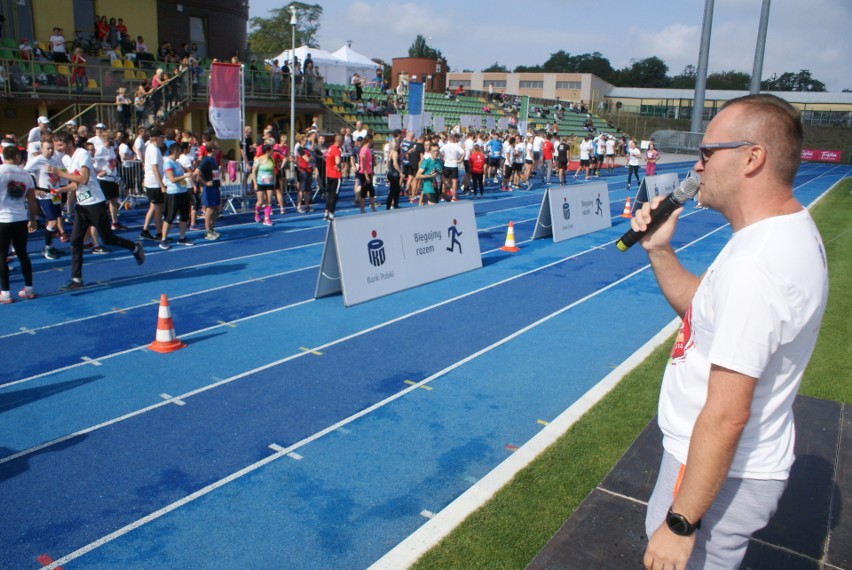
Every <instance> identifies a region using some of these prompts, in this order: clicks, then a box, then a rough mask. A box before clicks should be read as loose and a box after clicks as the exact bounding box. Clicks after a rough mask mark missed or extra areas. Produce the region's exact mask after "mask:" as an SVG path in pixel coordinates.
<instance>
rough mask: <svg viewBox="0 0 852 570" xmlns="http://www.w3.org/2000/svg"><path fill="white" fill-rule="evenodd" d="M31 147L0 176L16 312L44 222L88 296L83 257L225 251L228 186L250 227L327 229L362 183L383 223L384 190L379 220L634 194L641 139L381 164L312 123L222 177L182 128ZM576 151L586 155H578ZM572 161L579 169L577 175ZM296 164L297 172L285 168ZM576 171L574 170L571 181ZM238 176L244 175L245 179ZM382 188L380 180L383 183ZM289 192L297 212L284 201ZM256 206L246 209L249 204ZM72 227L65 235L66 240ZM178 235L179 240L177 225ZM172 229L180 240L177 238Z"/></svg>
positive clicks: (516, 146)
mask: <svg viewBox="0 0 852 570" xmlns="http://www.w3.org/2000/svg"><path fill="white" fill-rule="evenodd" d="M27 141H28V142H27V147H26V148H18V147H16V143H15V137H14V135H13V134H11V133H10V134H9V135H7V137H6V138H5V139H3V153H4V154H3V156H4V158H3V165H2V166H1V167H0V252H3V253H4V254H5V253H6V252H9V251H14V252H15V254H16V255H17V257H18V259H19V261H20V266H21V272H22V275H23V277H24V283H25V287H24V289H22V290H21V291H19V293H18V296H19V297H20V298H22V299H29V298H32V297H33V296H34V295H35V293H34V292H33V289H32V264H31V262H30V260H29V258H28V255H27V251H26V242H27V232H28V231H29V232H34V231H37V229H38V218H39V217H41V218H43V220H44V247H43V249H42V255H43V256H44V257H45V258H47V259H50V260H53V259H56V258H57V257H58V256H59V251H58V250H57V248H56V246H55V244H56V241H59V242H60V243H66V242H70V253H71V270H72V271H71V280H70V281H69V282H68V283H67V284H66V285H65V286H63V287H62V289H63V290H75V289H80V288H82V287H84V282H83V253H84V251H85V250H87V249H88V250H90V251H91V253H92V254H95V255H98V254H106V253H109V250H108V249H107V247H105V246H118V247H121V248H124V249H127V250H129V251H131V252H132V254H133V257H134V258H135V259H136V261H137V263H139V264H140V265H141V264H142V263H143V262H144V260H145V249H144V245H143V242H144V240H151V241H154V242H156V244H157V246H158V247H159V248H160V249H162V250H169V249H171V248H172V247H173V246H174V245H177V246H180V247H189V246H192V245H193V242H192V240H191V239H190V238H189V237H188V235H187V232H188V231H193V230H201V228H200V227H197V226H196V224H197V222H198V221H199V220H203V224H204V227H203V231H204V233H203V237H204V239H206V240H211V241H212V240H217V239H219V237H220V234H219V233H218V232H217V231H216V230H215V224H216V221H217V219H218V217H219V216H220V213H221V208H222V196H221V184H222V181H223V180H230V181H231V182H234V181H236V180H238V179H239V178H240V176H241V175H242V174H243V173H244V176H245V181H246V186H247V188H248V193H249V194H251V195H253V196H254V213H255V217H254V219H255V222H256V223H262V224H264V225H272V223H273V215H274V214H273V211H274V210H273V205H274V202H277V212H278V213H279V214H281V215H283V214H284V212H285V207H286V206H285V198H286V199H289V200H290V202H291V204H292V205H293V206H294V207H295V209H296V212H297V213H307V212H310V211H312V202H313V201H314V198H315V197H316V196H319V197H320V198H323V199H324V201H325V211H324V214H323V219H324V220H328V221H330V220H333V219H334V216H335V212H336V208H337V202H338V198H339V195H340V189H341V184H342V183H343V182H344V181H347V180H350V179H354V193H355V200H356V206H357V207H359V209H360V211H361V213H364V212H366V206H367V202H369V205H370V209H371V210H372V211H376V209H377V203H376V185H377V184H380V183H386V184H387V186H388V189H389V190H388V195H387V198H386V202H385V208H386V209H388V210H393V209H395V208H398V207H399V201H400V198H401V197H406V198H408V200H409V201H410V202H411V203H416V204H418V205H431V204H437V203H439V202H440V201H442V200H444V201H448V202H453V201H457V200H458V199H459V196H460V195H461V196H471V197H472V198H473V199H480V198H482V197H484V195H485V188H486V186H487V185H488V184H489V183H490V182H493V184H494V185H498V187H499V191H502V192H511V191H513V190H516V189H520V188H526V189H529V188H531V187H532V178H533V177H535V176H540V177H541V180H542V181H543V182H544V183H545V184H550V182H551V179H552V178H554V175H555V178H556V179H557V180H558V182H559V184H563V185H564V184H566V183H567V182H568V180H569V174H570V172H572V171H573V180H575V181H578V180H580V178H579V177H580V176H583V178H582V180H584V181H586V180H591V179H592V178H595V177H600V176H601V174H602V173H606V172H609V173H612V172H613V169H614V168H615V167H616V159H617V157H624V158H625V160H626V166H627V167H628V183H627V186H628V188H629V187H630V181H631V179H632V177H633V176H635V177H636V180H637V182H638V181H639V174H638V170H639V166H640V161H641V160H642V159H643V156H642V151H641V150H640V149H639V148H638V146H637V144H636V142H635V141H633V140H628V139H627V138H626V137H624V136H622V137H619V138H616V137H615V136H613V135H608V134H606V133H598V134H597V135H596V136H594V135H592V134H587V135H585V136H584V137H582V141H579V140H578V137H575V136H561V137H560V136H558V135H554V134H553V133H548V132H544V131H532V130H531V131H529V132H527V133H525V134H524V135H521V134H519V133H517V132H516V131H506V132H502V131H496V130H494V131H491V132H490V133H485V132H473V131H471V132H468V133H462V132H461V130H460V129H459V128H458V127H457V128H454V129H453V130H451V131H450V132H443V133H437V134H435V133H424V134H421V135H419V136H416V135H415V134H414V133H413V132H409V133H402V132H400V131H393V132H392V133H390V134H389V135H388V137H387V142H386V144H385V145H384V148H383V150H382V151H381V152H380V153H377V152H376V151H374V148H373V144H374V135H373V133H372V132H370V131H369V130H367V129H366V128H365V127H364V126H363V125H362V123H361V122H360V121H358V122H356V124H355V128H354V129H349V128H343V129H341V130H340V132H339V133H337V134H335V135H331V136H327V135H323V134H321V133H320V132H319V128H318V126H317V120H316V119H315V120H314V122H313V124H312V125H311V126H310V127H309V128H307V129H306V130H305V132H304V133H299V134H297V135H296V136H295V142H294V148H293V150H292V153H291V151H290V148H289V144H288V135H287V134H286V133H279V132H277V129H276V127H275V126H274V125H268V126H266V127H265V128H264V129H263V132H262V135H261V136H260V137H259V138H258V139H257V140H255V139H254V137H253V136H252V129H251V127H246V130H245V133H244V139H243V141H242V142H241V144H240V152H241V156H240V157H239V160H232V161H229V162H227V165H226V166H220V165H223V156H222V151H221V149H220V148H219V146H218V144H217V143H216V141H215V140H214V138H213V136H212V135H211V134H208V133H204V134H202V135H201V136H197V135H194V134H193V133H191V132H181V131H178V130H174V129H167V130H166V131H164V130H162V129H160V128H158V127H153V128H150V129H146V128H144V127H139V129H138V130H137V135H136V137H135V139H133V140H131V138H130V136H128V134H127V133H125V132H121V131H115V132H114V131H111V130H109V129H107V127H106V125H104V124H101V123H98V124H96V125H95V126H94V134H93V135H91V136H90V133H89V130H88V128H87V127H86V126H85V125H81V126H79V127H78V126H77V125H76V124H75V123H73V121H72V122H69V124H66V125H63V129H60V132H59V133H53V132H52V131H51V128H50V121H49V119H48V118H47V117H39V118H38V121H37V125H36V126H35V127H33V128H32V129H31V130H30V132H29V135H28V137H27ZM578 143H579V144H578ZM577 155H578V158H579V162H578V164H579V166H578V167H577V168H576V169H574V168H573V167H571V160H572V158H575V156H577ZM290 157H292V160H290ZM658 159H659V152H658V151H656V150H655V149H654V147H653V143H651V144H650V146H649V148H648V149H647V150H646V151H645V153H644V161H645V169H646V175H652V174H653V173H654V168H655V164H656V162H657V160H658ZM569 167H570V168H569ZM240 170H242V173H241V172H239V171H240ZM377 176H378V177H379V179H380V180H379V179H377ZM122 185H123V186H124V187H125V188H130V187H136V188H140V187H141V188H142V189H144V193H145V195H146V197H147V199H148V210H147V212H146V214H145V219H144V222H143V225H142V228H141V231H140V233H139V238H138V240H137V241H135V242H134V241H130V240H128V239H126V238H124V237H122V236H120V235H117V234H116V233H115V232H116V231H121V230H127V229H128V228H127V227H126V226H124V225H123V224H121V222H120V221H119V213H120V210H121V199H122V195H121V192H120V188H121V186H122ZM291 189H292V190H294V191H295V197H296V201H295V202H293V199H292V198H291V197H290V192H289V190H291ZM248 199H249V200H251V197H250V196H249V197H248ZM67 224H71V227H70V235H69V231H66V230H67V229H68V228H66V225H67ZM175 225H176V226H177V227H176V228H174V227H173V226H175ZM175 230H176V232H177V238H176V239H175V240H172V239H171V238H170V234H171V233H172V232H174V231H175ZM10 260H11V258H10V257H7V256H6V255H3V256H0V303H10V302H12V300H13V299H12V295H11V292H10V290H9V288H10V285H9V261H10Z"/></svg>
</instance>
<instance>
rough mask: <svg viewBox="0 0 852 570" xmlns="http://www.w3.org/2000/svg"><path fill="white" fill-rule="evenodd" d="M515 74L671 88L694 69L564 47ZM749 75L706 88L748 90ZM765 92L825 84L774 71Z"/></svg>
mask: <svg viewBox="0 0 852 570" xmlns="http://www.w3.org/2000/svg"><path fill="white" fill-rule="evenodd" d="M482 71H483V72H504V73H508V72H509V69H507V68H506V66H505V65H500V64H499V63H497V62H495V63H494V64H492V65H491V66H489V67H487V68H485V69H483V70H482ZM514 72H515V73H592V74H594V75H597V76H598V77H600V78H601V79H603V80H604V81H607V82H608V83H612V84H613V85H617V86H619V87H654V88H664V87H670V88H674V89H693V88H695V76H696V68H695V66H694V65H687V66H686V67H685V68H684V69H683V71H682V72H681V73H680V74H678V75H675V76H673V77H671V76H669V67H668V65H666V63H665V62H664V61H663V60H662V59H660V58H659V57H656V56H651V57H647V58H645V59H634V60H632V61H631V62H630V65H627V66H625V67H623V68H621V69H615V68H614V67H613V66H612V64H611V63H610V61H609V59H607V58H606V57H604V56H603V55H602V54H601V53H600V52H593V53H583V54H578V55H571V54H570V53H568V52H566V51H565V50H559V51H557V52H556V53H553V54H551V55H550V58H549V59H548V60H547V61H545V62H544V63H543V64H541V65H533V66H527V65H519V66H517V67H516V68H515V69H514ZM750 83H751V75H750V74H748V73H744V72H741V71H733V70H732V71H722V72H717V73H710V74H708V75H707V88H708V89H730V90H736V91H742V90H748V88H749V85H750ZM760 88H761V90H764V91H825V90H826V89H825V83H823V82H822V81H819V80H818V79H816V78H814V77H812V76H811V72H810V71H808V70H807V69H802V70H801V71H799V72H797V73H794V72H786V73H782V74H781V75H775V74H773V75H772V77H770V78H769V79H765V80H763V81H761V83H760Z"/></svg>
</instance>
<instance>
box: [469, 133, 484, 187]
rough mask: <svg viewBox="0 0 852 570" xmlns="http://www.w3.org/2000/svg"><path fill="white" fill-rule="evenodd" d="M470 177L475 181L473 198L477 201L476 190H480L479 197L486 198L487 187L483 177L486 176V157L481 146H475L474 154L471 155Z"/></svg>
mask: <svg viewBox="0 0 852 570" xmlns="http://www.w3.org/2000/svg"><path fill="white" fill-rule="evenodd" d="M470 176H471V178H472V179H473V198H474V200H475V199H476V189H477V188H479V197H480V198H484V197H485V185H484V184H483V177H484V176H485V155H484V154H483V153H482V149H481V148H480V146H479V144H475V145H473V152H472V153H470Z"/></svg>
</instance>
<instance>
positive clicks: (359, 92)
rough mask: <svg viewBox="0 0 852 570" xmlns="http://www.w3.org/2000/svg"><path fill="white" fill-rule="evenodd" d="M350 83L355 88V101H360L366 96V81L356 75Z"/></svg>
mask: <svg viewBox="0 0 852 570" xmlns="http://www.w3.org/2000/svg"><path fill="white" fill-rule="evenodd" d="M349 83H350V85H352V86H353V87H354V88H355V100H356V101H360V100H361V97H362V96H363V94H364V80H363V79H362V78H361V76H360V75H358V74H357V73H356V74H355V75H353V76H352V79H351V80H350V82H349Z"/></svg>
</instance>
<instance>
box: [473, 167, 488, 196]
mask: <svg viewBox="0 0 852 570" xmlns="http://www.w3.org/2000/svg"><path fill="white" fill-rule="evenodd" d="M484 176H485V173H484V172H471V173H470V177H471V180H473V195H474V196H476V189H477V188H479V195H480V196H484V195H485V185H484V184H483V183H482V179H483V177H484Z"/></svg>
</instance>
